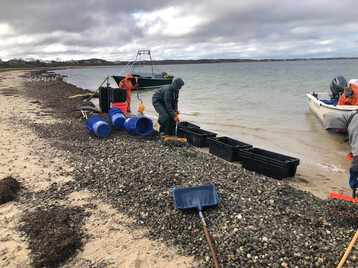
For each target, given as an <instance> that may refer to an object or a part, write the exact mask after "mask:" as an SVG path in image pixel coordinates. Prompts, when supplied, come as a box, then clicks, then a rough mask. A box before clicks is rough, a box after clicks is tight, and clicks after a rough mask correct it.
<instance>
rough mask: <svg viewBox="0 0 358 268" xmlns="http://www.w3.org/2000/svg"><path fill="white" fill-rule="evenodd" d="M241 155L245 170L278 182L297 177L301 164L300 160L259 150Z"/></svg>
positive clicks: (249, 150)
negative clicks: (297, 170)
mask: <svg viewBox="0 0 358 268" xmlns="http://www.w3.org/2000/svg"><path fill="white" fill-rule="evenodd" d="M240 154H241V159H242V167H243V168H245V169H248V170H252V171H256V172H258V173H260V174H263V175H266V176H268V177H272V178H275V179H278V180H281V179H283V178H286V177H293V176H295V174H296V169H297V166H298V165H299V163H300V160H299V159H298V158H294V157H290V156H287V155H283V154H278V153H275V152H270V151H266V150H263V149H259V148H251V149H247V150H242V151H241V153H240Z"/></svg>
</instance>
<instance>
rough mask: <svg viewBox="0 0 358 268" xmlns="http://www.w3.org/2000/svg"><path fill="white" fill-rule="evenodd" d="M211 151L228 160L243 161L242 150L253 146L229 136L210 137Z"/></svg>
mask: <svg viewBox="0 0 358 268" xmlns="http://www.w3.org/2000/svg"><path fill="white" fill-rule="evenodd" d="M208 144H209V153H211V154H213V155H216V156H218V157H220V158H222V159H225V160H226V161H230V162H234V161H241V151H242V150H244V149H249V148H252V145H251V144H247V143H244V142H241V141H238V140H234V139H231V138H229V137H209V138H208Z"/></svg>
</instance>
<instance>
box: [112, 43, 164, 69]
mask: <svg viewBox="0 0 358 268" xmlns="http://www.w3.org/2000/svg"><path fill="white" fill-rule="evenodd" d="M141 55H148V56H149V59H150V67H151V70H152V75H154V69H153V67H154V68H155V69H156V71H157V72H158V73H160V71H159V70H158V68H157V66H155V64H154V62H153V59H152V54H151V52H150V50H149V49H142V50H138V51H137V54H136V57H135V59H134V61H129V62H128V63H127V65H126V66H125V67H124V68H123V69H122V71H121V72H120V73H119V75H121V74H123V72H124V70H126V69H127V68H131V67H132V72H131V73H134V70H135V68H136V67H138V66H142V61H141V60H140V57H141Z"/></svg>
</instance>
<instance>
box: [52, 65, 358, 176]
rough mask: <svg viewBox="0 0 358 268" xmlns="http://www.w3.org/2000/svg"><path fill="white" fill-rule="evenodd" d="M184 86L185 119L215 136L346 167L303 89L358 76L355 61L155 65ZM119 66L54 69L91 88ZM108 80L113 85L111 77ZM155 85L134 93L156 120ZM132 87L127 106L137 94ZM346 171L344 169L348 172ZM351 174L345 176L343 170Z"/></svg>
mask: <svg viewBox="0 0 358 268" xmlns="http://www.w3.org/2000/svg"><path fill="white" fill-rule="evenodd" d="M157 68H158V69H159V70H160V71H165V72H167V73H168V74H172V75H174V76H175V77H181V78H182V79H183V80H184V82H185V86H184V87H183V88H182V90H181V91H180V98H179V111H180V113H181V115H180V119H181V120H182V121H189V122H191V123H195V124H198V125H199V126H201V128H202V129H204V130H208V131H212V132H215V133H217V134H218V136H227V137H231V138H233V139H237V140H240V141H242V142H246V143H249V144H252V145H253V146H254V147H258V148H262V149H266V150H270V151H274V152H278V153H282V154H286V155H289V156H292V157H297V158H300V160H301V162H300V166H302V165H303V166H304V165H311V166H316V167H317V168H323V169H326V170H327V169H329V170H331V171H332V172H341V173H342V172H343V173H346V172H348V171H347V170H348V167H349V164H350V163H349V161H348V160H347V158H346V155H347V153H348V152H349V151H350V146H349V143H342V141H343V140H344V139H345V137H343V136H341V135H332V134H330V133H328V132H326V131H324V129H323V127H322V125H321V124H320V123H319V122H318V120H317V119H316V118H315V116H314V115H313V113H312V112H310V111H309V108H308V99H307V97H306V95H305V93H306V92H310V91H315V92H322V91H323V92H327V91H328V92H329V91H330V89H329V85H330V83H331V81H332V79H333V78H334V77H335V76H337V75H342V76H344V77H345V78H346V79H347V81H348V80H350V79H353V78H358V60H314V61H277V62H250V63H223V64H221V63H215V64H188V65H165V66H164V65H160V66H157ZM121 70H122V67H102V68H86V69H68V70H59V71H57V73H60V74H62V75H67V76H68V77H66V79H65V81H67V82H68V83H71V84H74V85H76V86H78V87H82V88H86V89H91V90H95V89H96V88H97V87H98V86H99V85H100V84H101V82H102V81H103V80H104V78H105V77H106V76H107V75H113V74H118V73H119V72H120V71H121ZM110 82H111V86H112V87H116V84H115V82H114V80H110ZM154 92H155V90H144V91H139V92H138V94H139V97H140V98H141V99H142V100H143V103H144V105H145V115H146V116H148V117H150V118H152V119H153V120H155V118H156V116H157V114H156V113H155V111H154V108H153V106H152V104H151V97H152V95H153V93H154ZM136 95H137V93H136V92H133V93H132V110H136V109H137V107H138V103H139V100H138V99H137V96H136ZM347 174H348V173H347ZM347 176H348V175H347Z"/></svg>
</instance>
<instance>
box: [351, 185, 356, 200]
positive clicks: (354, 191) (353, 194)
mask: <svg viewBox="0 0 358 268" xmlns="http://www.w3.org/2000/svg"><path fill="white" fill-rule="evenodd" d="M352 190H353V193H352V197H353V198H356V191H357V188H356V187H354V188H353V189H352Z"/></svg>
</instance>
